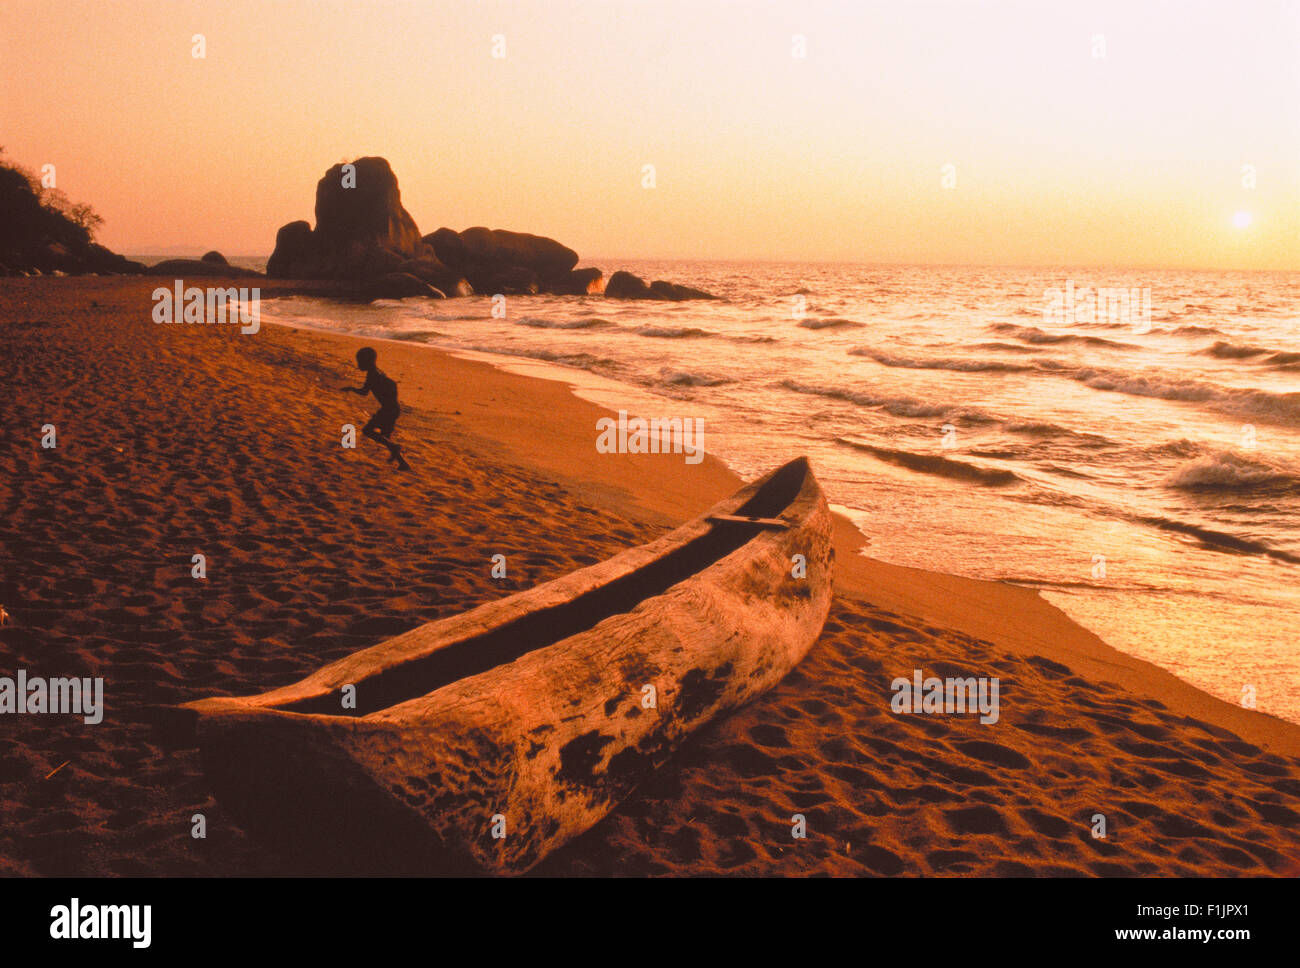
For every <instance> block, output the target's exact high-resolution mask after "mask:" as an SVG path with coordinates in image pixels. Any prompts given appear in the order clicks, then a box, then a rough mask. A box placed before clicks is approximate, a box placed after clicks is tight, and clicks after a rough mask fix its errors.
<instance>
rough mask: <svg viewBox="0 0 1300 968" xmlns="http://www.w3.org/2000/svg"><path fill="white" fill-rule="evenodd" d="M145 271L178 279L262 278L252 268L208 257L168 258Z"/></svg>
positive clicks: (147, 273)
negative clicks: (212, 259)
mask: <svg viewBox="0 0 1300 968" xmlns="http://www.w3.org/2000/svg"><path fill="white" fill-rule="evenodd" d="M144 273H145V275H148V276H174V277H175V278H177V279H183V278H185V277H186V276H220V277H222V278H227V279H228V278H230V277H232V276H257V277H258V278H261V275H262V274H261V273H260V272H254V271H253V270H252V269H241V268H238V267H237V266H232V265H230V264H229V263H228V262H226V261H225V260H224V259H223V260H222V261H221V262H213V261H211V260H209V259H208V258H206V257H204V258H202V259H167V260H165V261H163V262H159V263H158V264H157V265H152V266H149V267H148V268H147V269H145V270H144Z"/></svg>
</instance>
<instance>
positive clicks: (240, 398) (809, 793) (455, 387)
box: [0, 278, 1300, 876]
mask: <svg viewBox="0 0 1300 968" xmlns="http://www.w3.org/2000/svg"><path fill="white" fill-rule="evenodd" d="M219 282H220V280H216V279H213V280H210V281H205V284H208V285H217V284H218V283H219ZM156 284H157V280H156V279H146V280H132V279H128V278H117V279H110V278H65V279H31V280H28V279H17V280H14V279H11V280H6V281H5V283H4V284H3V285H0V344H2V345H0V350H3V353H0V372H3V374H4V379H5V381H6V385H8V386H13V387H15V388H17V389H18V393H17V394H16V397H17V399H16V406H15V410H14V415H13V421H14V426H15V427H20V428H29V432H28V433H26V434H24V433H21V432H20V433H18V434H16V435H15V436H14V437H13V438H11V440H10V446H9V447H7V448H6V449H5V450H4V451H2V452H0V461H2V462H3V465H2V466H0V473H3V475H4V479H5V480H8V481H15V482H24V483H23V484H22V486H21V487H20V488H18V489H16V490H15V491H14V492H13V493H12V494H10V495H9V499H10V500H9V508H10V511H9V514H8V515H7V517H6V518H5V520H4V521H2V522H0V538H2V539H3V540H0V555H2V557H0V573H2V577H3V581H2V582H0V603H2V604H4V605H5V606H6V608H7V610H8V611H9V613H10V614H11V616H12V621H11V623H10V624H9V625H7V626H5V627H4V628H3V629H0V645H3V650H2V651H3V653H4V655H5V656H6V661H7V662H8V663H10V664H11V665H12V666H13V668H15V669H16V668H20V667H21V668H26V669H27V670H28V671H29V673H31V674H33V675H36V674H41V675H51V674H52V675H71V674H73V673H74V672H79V673H80V674H83V675H87V674H93V675H97V676H98V675H103V676H104V677H105V703H106V712H105V718H104V722H103V723H102V724H101V725H98V726H94V727H86V726H85V725H84V724H82V723H81V722H80V720H77V721H76V722H73V721H71V720H70V719H68V718H59V717H25V718H24V721H23V722H22V723H21V726H18V728H16V729H14V730H10V731H9V732H8V733H7V734H6V736H5V737H3V740H4V741H3V743H0V802H3V806H4V808H5V811H6V816H7V817H11V818H12V822H11V823H9V824H8V825H7V826H6V829H5V830H4V831H0V874H27V875H31V874H40V875H55V874H92V875H100V876H105V875H108V876H114V875H131V874H136V875H139V874H146V875H158V874H166V875H176V874H181V875H185V874H201V875H214V874H216V875H231V874H234V875H238V874H244V875H254V876H256V875H274V874H284V873H295V872H317V873H322V872H321V871H313V870H312V868H311V867H310V866H309V865H308V866H301V865H302V864H303V863H306V862H303V861H293V860H288V859H285V858H282V857H280V856H278V855H274V854H270V853H268V852H267V851H266V849H265V845H262V844H259V843H257V842H256V841H255V840H254V839H253V838H252V837H250V836H249V835H248V834H246V833H245V832H244V831H243V830H241V829H240V828H239V827H238V825H237V824H235V823H233V821H232V820H231V818H230V817H229V816H227V815H226V814H225V812H224V810H223V809H222V807H221V804H220V803H219V802H216V801H214V800H213V799H212V798H211V794H210V792H209V790H208V788H207V784H206V782H205V778H204V774H203V768H202V764H201V763H200V762H199V759H198V756H197V753H195V752H193V751H187V750H175V749H172V748H168V747H166V746H164V745H162V744H161V743H160V742H159V740H158V739H157V737H155V736H154V735H153V734H152V732H151V731H150V730H149V728H148V727H147V726H146V725H144V724H142V723H141V722H140V720H139V713H140V711H141V709H142V708H143V707H146V706H150V705H158V704H171V703H178V702H185V701H189V700H191V699H197V698H203V697H205V696H212V695H248V694H251V693H255V692H261V691H263V690H265V689H267V688H272V687H274V686H277V685H283V684H287V683H290V682H293V681H296V680H297V679H300V678H302V677H303V676H304V675H306V674H308V673H309V672H311V671H313V670H314V669H316V668H318V667H319V666H320V665H322V664H324V663H325V662H328V661H333V660H335V659H338V658H341V657H342V656H344V655H348V654H351V653H352V652H355V651H357V650H358V649H361V648H366V647H368V646H370V645H374V644H376V643H377V642H380V641H383V640H385V639H387V638H389V637H391V636H392V635H395V634H397V633H399V632H402V631H405V630H407V629H409V628H412V627H415V626H416V625H419V624H423V623H424V622H428V621H432V620H434V619H439V618H445V617H447V616H448V615H453V614H457V613H460V612H462V611H464V610H466V609H468V608H470V607H473V606H474V605H477V604H480V603H481V602H484V601H488V600H491V599H493V598H497V597H500V596H501V595H503V594H508V593H510V592H513V591H518V590H521V589H523V588H526V587H530V586H532V585H534V584H537V583H539V582H542V581H546V580H549V579H552V578H556V577H559V576H560V575H562V574H566V573H568V572H570V571H572V570H574V569H575V568H577V567H581V566H582V565H585V564H591V563H594V562H596V561H599V560H603V559H604V558H606V557H608V556H610V555H611V554H613V553H615V552H616V551H618V550H621V549H623V548H626V547H629V546H632V545H638V544H642V543H644V542H645V541H648V540H651V539H653V538H654V537H657V536H658V535H659V534H662V533H663V531H664V530H666V529H668V528H669V527H671V526H675V525H676V524H678V523H680V522H681V521H684V520H686V519H688V518H690V517H693V516H694V515H696V514H698V513H699V512H700V511H702V510H704V509H706V508H707V507H709V506H711V505H712V504H713V503H715V502H716V500H717V499H718V498H719V497H724V496H726V495H729V494H730V493H732V492H733V491H734V490H735V489H736V486H737V485H738V479H737V478H736V476H735V475H734V474H733V473H732V472H731V471H730V470H729V469H728V468H727V467H726V466H725V465H724V464H723V463H722V462H721V461H719V460H718V459H716V458H714V457H712V456H711V455H706V457H705V459H704V461H703V462H701V463H700V464H698V465H687V464H685V463H684V460H683V455H680V454H676V455H674V454H660V455H652V454H646V455H617V456H616V455H597V452H596V450H595V439H596V436H597V429H596V424H595V421H596V420H597V419H598V418H600V417H602V416H606V415H608V411H607V410H606V409H604V408H602V407H599V406H597V405H595V404H593V403H591V402H589V401H586V400H583V399H580V398H579V397H577V396H575V395H574V393H573V392H572V391H571V389H570V387H569V386H568V385H567V384H565V383H561V382H556V381H550V380H539V379H536V378H534V377H530V376H521V375H518V374H515V373H508V372H504V371H502V370H499V369H497V368H495V367H494V366H492V365H490V364H488V363H486V362H482V361H477V360H466V359H461V358H458V357H456V356H454V355H451V354H449V353H447V352H446V351H442V350H439V349H436V348H434V347H430V346H428V345H424V344H419V343H412V342H410V341H402V340H387V341H384V343H383V345H379V341H378V340H376V341H375V343H376V345H377V346H378V348H379V366H380V368H381V369H383V370H384V371H385V372H386V373H387V374H388V375H389V376H390V377H392V378H394V379H395V380H396V381H397V383H398V386H399V394H400V399H401V402H402V406H403V413H402V415H401V418H400V420H399V422H398V430H397V436H396V439H397V440H398V441H399V442H401V443H402V444H403V446H404V447H406V448H407V454H408V457H409V459H410V460H411V462H412V464H413V465H414V467H415V468H416V470H415V472H414V473H413V474H410V475H404V476H401V475H394V474H393V473H391V472H390V471H389V469H388V467H387V465H385V464H384V463H383V461H382V460H381V456H382V455H380V454H379V453H378V451H379V448H377V447H374V446H373V445H371V444H369V442H362V443H361V444H359V446H358V448H357V449H356V450H355V451H347V450H343V449H341V448H340V441H339V431H340V427H341V426H342V424H344V423H347V422H357V418H358V417H360V418H363V419H364V418H365V417H368V416H369V415H370V413H371V412H372V410H373V405H372V404H371V403H370V402H368V401H361V402H357V400H356V398H355V397H348V396H346V395H344V394H341V393H339V392H338V388H339V387H340V386H342V385H345V384H351V385H354V386H355V385H357V384H358V383H360V379H359V377H358V373H357V370H356V368H355V365H354V362H353V355H354V353H355V350H356V348H357V347H358V346H359V345H360V344H361V342H362V341H360V340H358V339H357V338H355V337H352V336H346V335H342V334H338V333H331V332H326V331H320V330H312V329H306V328H301V327H290V326H282V325H277V324H273V323H269V322H267V321H263V326H262V328H261V330H260V332H259V333H257V334H253V335H241V334H240V333H239V332H238V329H237V328H234V329H232V328H231V327H216V326H208V327H202V326H191V327H185V326H163V325H157V324H154V323H153V322H151V321H150V313H149V308H150V297H149V294H150V292H151V291H152V289H153V288H154V287H155V286H156ZM293 285H294V284H288V285H284V286H280V285H279V284H278V283H277V284H271V285H268V286H266V287H264V288H265V289H266V290H268V291H277V290H279V291H284V290H288V289H290V288H292V287H293ZM366 342H370V341H369V340H367V341H366ZM47 422H51V423H55V424H57V425H58V427H59V447H58V449H57V450H55V451H42V449H41V448H40V446H39V444H37V443H34V441H35V440H36V439H37V437H36V436H33V435H34V434H37V433H38V430H39V428H40V427H41V426H42V425H43V424H44V423H47ZM790 456H795V455H794V454H791V455H790ZM597 457H599V458H600V459H596V458H597ZM835 543H836V548H837V562H836V596H835V599H834V601H833V602H832V609H831V616H830V618H829V619H828V621H827V623H826V627H825V630H824V631H823V634H822V636H821V638H820V639H819V640H818V642H817V643H816V644H815V645H814V646H813V648H812V650H811V651H810V652H809V654H808V656H807V658H805V659H804V661H803V662H802V663H801V664H800V665H799V666H798V667H796V668H795V670H794V671H793V672H792V673H790V675H788V676H787V677H786V678H785V679H784V680H783V681H782V682H781V683H780V684H778V685H777V686H776V687H775V688H774V689H773V690H771V691H770V692H769V693H767V694H765V695H764V696H762V697H760V698H759V699H757V700H755V701H754V702H753V703H751V704H749V705H748V706H746V707H744V708H742V709H740V710H737V711H736V712H735V713H733V714H731V715H730V716H727V717H725V718H723V719H721V720H718V721H716V722H714V723H711V724H709V725H708V726H706V727H704V728H702V729H701V730H699V731H698V732H697V733H696V734H693V735H692V736H691V737H690V739H689V740H688V742H687V743H686V745H685V746H683V748H682V749H681V750H680V751H679V752H678V754H676V755H675V757H674V758H673V759H672V760H670V761H669V763H668V764H666V765H665V766H664V767H663V768H662V769H660V770H658V771H656V772H655V774H654V775H652V776H651V777H649V778H648V779H646V780H645V781H644V782H643V783H642V785H641V786H640V787H639V788H638V790H637V791H636V792H635V793H634V794H633V795H632V796H631V797H629V799H628V800H627V801H625V802H624V803H623V804H622V805H621V806H619V807H618V808H617V809H615V810H614V812H613V813H611V814H610V815H609V816H608V817H607V818H606V819H605V820H604V821H602V822H601V823H600V824H598V825H597V826H596V827H595V828H593V829H592V830H590V831H588V832H587V833H586V834H584V835H583V836H582V837H579V838H578V839H577V840H575V841H573V842H572V843H571V844H569V845H567V846H565V847H564V848H562V849H561V850H559V851H557V852H556V853H555V854H554V855H552V856H551V857H550V858H548V859H547V860H546V861H545V862H544V863H543V864H542V865H541V866H540V867H539V868H538V869H537V873H540V874H554V875H560V874H562V875H574V874H593V875H605V876H608V875H610V874H670V875H671V874H677V875H681V874H701V873H702V874H754V875H788V874H807V873H831V874H840V875H856V874H883V875H900V874H922V875H930V876H934V875H971V874H975V875H980V876H1006V875H1013V876H1015V875H1018V876H1027V875H1031V874H1034V875H1047V876H1077V875H1083V876H1133V875H1173V876H1198V875H1202V876H1203V875H1206V874H1219V875H1223V874H1254V875H1267V874H1294V873H1296V872H1300V829H1296V828H1297V823H1296V820H1297V819H1298V818H1300V814H1297V810H1296V809H1294V808H1296V807H1300V727H1296V726H1294V725H1292V724H1290V723H1287V722H1285V721H1283V720H1279V719H1276V718H1274V717H1270V716H1267V715H1264V714H1261V713H1255V712H1252V711H1249V710H1244V709H1239V708H1237V707H1234V706H1231V705H1230V704H1228V703H1224V702H1222V701H1220V700H1217V699H1214V698H1213V697H1211V696H1209V695H1208V694H1205V693H1202V692H1200V691H1199V690H1196V689H1195V688H1193V687H1192V686H1190V685H1188V684H1186V683H1184V682H1182V681H1181V680H1178V679H1176V678H1175V677H1174V676H1172V675H1171V674H1169V673H1167V672H1164V671H1163V670H1160V669H1158V668H1156V667H1155V666H1152V665H1151V664H1149V663H1146V662H1143V661H1141V660H1137V659H1134V658H1132V657H1129V656H1126V655H1124V654H1122V653H1119V652H1117V651H1116V650H1114V649H1112V648H1111V647H1110V646H1108V645H1106V643H1104V642H1103V641H1102V640H1101V639H1100V638H1098V637H1097V636H1095V635H1093V634H1091V633H1089V632H1087V631H1086V630H1084V629H1082V628H1081V627H1080V626H1078V625H1077V624H1075V623H1074V622H1072V621H1071V620H1069V619H1068V617H1066V616H1065V614H1064V613H1063V612H1061V611H1060V610H1059V609H1057V608H1055V607H1054V606H1052V605H1050V604H1048V603H1047V602H1046V601H1045V600H1044V599H1042V598H1041V596H1039V594H1038V593H1037V592H1035V591H1032V590H1029V589H1025V588H1021V587H1018V586H1012V585H1002V584H1000V583H996V582H988V581H980V580H975V579H964V578H958V577H955V576H950V575H944V574H941V573H937V572H927V571H921V570H919V569H912V568H906V567H902V566H894V565H888V564H885V563H882V562H878V561H875V560H873V559H870V558H867V557H865V556H862V555H859V554H857V553H856V552H857V549H858V548H859V547H860V546H861V543H862V536H861V534H860V533H859V532H858V531H857V530H856V529H854V528H853V527H852V526H851V525H850V524H849V522H848V521H847V519H843V518H837V522H836V532H835ZM196 550H202V551H203V552H204V553H205V554H206V555H207V556H208V561H209V566H208V568H209V570H208V574H207V577H206V580H205V582H202V583H200V582H196V581H194V580H193V578H192V576H191V573H190V568H191V565H190V560H191V555H192V554H193V553H194V552H195V551H196ZM497 552H500V553H502V554H504V555H506V557H507V558H508V560H509V562H510V571H509V577H508V578H507V579H505V580H503V581H498V580H494V579H493V578H492V577H491V576H490V575H489V566H488V562H489V559H490V558H491V557H492V555H493V554H495V553H497ZM914 669H922V670H924V673H925V675H927V676H929V675H940V676H949V675H969V676H976V677H984V676H988V677H997V678H999V679H1000V681H1001V682H1002V710H1001V718H1000V719H999V721H998V722H997V724H995V725H981V724H980V723H979V721H978V718H972V717H966V716H962V715H953V716H928V717H927V716H909V715H897V714H895V713H893V712H891V708H890V691H889V684H890V682H891V681H892V680H893V679H894V678H895V677H896V676H900V675H902V676H910V675H911V673H912V670H914ZM0 671H3V670H0ZM33 718H34V719H38V720H40V721H39V722H32V721H30V719H33ZM196 812H201V813H203V814H205V816H206V817H207V818H208V824H209V831H210V832H209V839H208V840H207V841H206V842H198V841H195V840H194V839H192V838H191V836H190V832H189V820H188V818H189V817H191V816H192V815H193V814H194V813H196ZM1098 812H1101V813H1104V814H1105V815H1106V816H1107V817H1108V818H1110V822H1111V823H1112V824H1113V834H1112V836H1111V839H1110V840H1097V839H1095V838H1094V837H1093V836H1092V835H1090V833H1089V829H1090V828H1089V824H1090V819H1089V818H1091V817H1092V816H1093V815H1094V814H1096V813H1098ZM793 813H800V814H802V815H804V816H805V817H806V818H807V821H808V826H809V829H810V830H811V831H812V835H810V837H809V839H808V840H807V841H801V842H800V843H799V845H798V847H797V848H796V849H791V839H790V824H789V818H790V817H791V815H792V814H793ZM177 818H182V819H181V820H178V819H177ZM182 821H183V822H182ZM1171 838H1172V840H1171ZM323 873H331V872H328V871H326V872H323ZM333 873H338V872H333ZM377 873H397V872H390V871H385V872H377Z"/></svg>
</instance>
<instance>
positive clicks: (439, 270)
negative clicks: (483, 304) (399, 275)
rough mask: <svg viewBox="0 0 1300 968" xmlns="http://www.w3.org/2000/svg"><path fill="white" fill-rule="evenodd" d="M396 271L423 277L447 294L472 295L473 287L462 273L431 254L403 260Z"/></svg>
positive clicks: (418, 277) (419, 277)
mask: <svg viewBox="0 0 1300 968" xmlns="http://www.w3.org/2000/svg"><path fill="white" fill-rule="evenodd" d="M397 271H398V272H405V273H408V274H409V275H412V276H415V277H416V278H417V279H423V280H424V281H425V282H427V283H428V284H429V285H431V286H433V287H434V288H435V289H438V290H441V291H442V292H444V293H446V295H448V296H472V295H474V287H473V286H471V285H470V284H469V282H468V281H467V280H466V279H465V277H464V276H463V275H461V274H460V273H459V272H456V271H455V270H454V269H449V268H448V267H447V266H445V265H443V264H442V263H441V262H439V261H438V260H437V259H435V258H433V256H431V255H430V256H426V257H423V258H420V259H411V260H409V261H407V262H403V263H402V264H401V265H400V266H398V270H397Z"/></svg>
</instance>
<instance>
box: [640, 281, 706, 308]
mask: <svg viewBox="0 0 1300 968" xmlns="http://www.w3.org/2000/svg"><path fill="white" fill-rule="evenodd" d="M650 292H652V293H653V294H654V296H655V298H657V299H671V300H672V301H673V302H681V301H682V300H683V299H717V298H718V297H717V296H715V295H713V293H711V292H705V291H704V290H703V289H692V288H691V287H690V286H679V285H677V283H675V282H664V281H663V280H662V279H660V280H656V281H655V282H652V283H650Z"/></svg>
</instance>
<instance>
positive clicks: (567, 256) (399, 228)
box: [266, 158, 715, 300]
mask: <svg viewBox="0 0 1300 968" xmlns="http://www.w3.org/2000/svg"><path fill="white" fill-rule="evenodd" d="M352 164H353V165H354V166H355V168H356V171H355V184H354V186H353V187H346V185H348V184H352V182H351V178H350V176H351V174H352V173H351V172H348V173H345V172H344V166H343V165H341V164H339V165H335V166H334V167H333V168H331V169H330V170H329V171H328V172H326V173H325V177H324V178H322V179H321V180H320V182H319V183H317V185H316V227H315V228H314V229H313V228H312V227H311V226H310V225H309V224H307V223H306V222H290V223H289V224H288V225H285V226H283V227H282V228H281V229H280V231H279V232H278V233H277V234H276V237H275V252H274V253H273V254H272V255H271V258H270V260H269V261H268V262H267V265H266V272H267V275H269V276H272V277H273V278H277V279H334V280H341V281H350V282H353V283H355V284H356V285H357V287H358V291H359V292H362V293H370V292H374V291H377V289H379V288H385V290H386V291H388V289H391V287H393V286H396V287H397V290H402V291H407V290H409V291H411V292H417V291H418V287H416V286H413V285H412V282H411V278H412V277H413V278H414V279H415V280H418V281H420V282H422V283H427V284H428V285H430V286H432V287H434V288H435V289H437V290H439V292H440V293H445V294H446V295H448V296H471V295H473V294H474V293H476V292H477V293H481V294H483V295H495V294H497V293H502V294H505V295H530V294H533V293H539V292H544V293H553V294H556V295H574V296H589V295H599V294H600V293H602V292H603V293H605V294H606V295H608V296H613V297H615V298H620V299H666V300H679V299H713V298H715V297H714V296H712V295H710V294H709V293H707V292H702V291H701V290H699V289H691V288H689V287H687V286H678V285H674V284H673V283H670V282H663V281H659V282H654V283H651V284H649V285H647V284H646V283H645V282H644V281H643V280H641V279H638V278H637V277H636V276H633V275H632V274H631V273H627V272H616V273H614V276H613V278H611V279H610V280H609V285H608V287H607V286H606V284H605V281H604V276H603V274H602V273H601V271H600V270H599V269H595V268H584V269H578V268H576V266H577V264H578V253H576V252H574V251H573V250H572V249H570V248H569V247H568V246H567V245H562V244H561V243H559V242H557V241H555V239H548V238H546V237H545V236H541V235H530V234H529V233H527V232H509V231H506V230H505V229H489V228H484V227H483V226H479V225H476V226H474V227H473V228H468V229H465V231H463V232H457V231H455V230H454V229H449V228H440V229H438V231H436V232H432V233H430V234H429V235H426V236H424V237H423V238H421V236H420V232H419V229H418V228H417V227H416V225H415V220H414V219H413V218H411V216H410V214H409V213H408V212H407V211H406V209H404V208H403V207H402V196H401V192H399V191H398V188H397V176H396V175H394V174H393V170H392V168H390V167H389V164H388V162H387V161H385V160H384V159H383V158H358V159H357V160H356V161H354V162H352ZM345 178H346V179H347V180H346V181H345ZM395 274H401V275H404V276H406V277H407V278H406V279H404V280H402V281H400V282H397V281H395V280H394V279H393V278H392V277H393V276H394V275H395ZM380 279H387V280H388V281H387V282H386V283H385V284H384V287H378V286H375V285H372V284H374V283H375V282H376V280H380Z"/></svg>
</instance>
